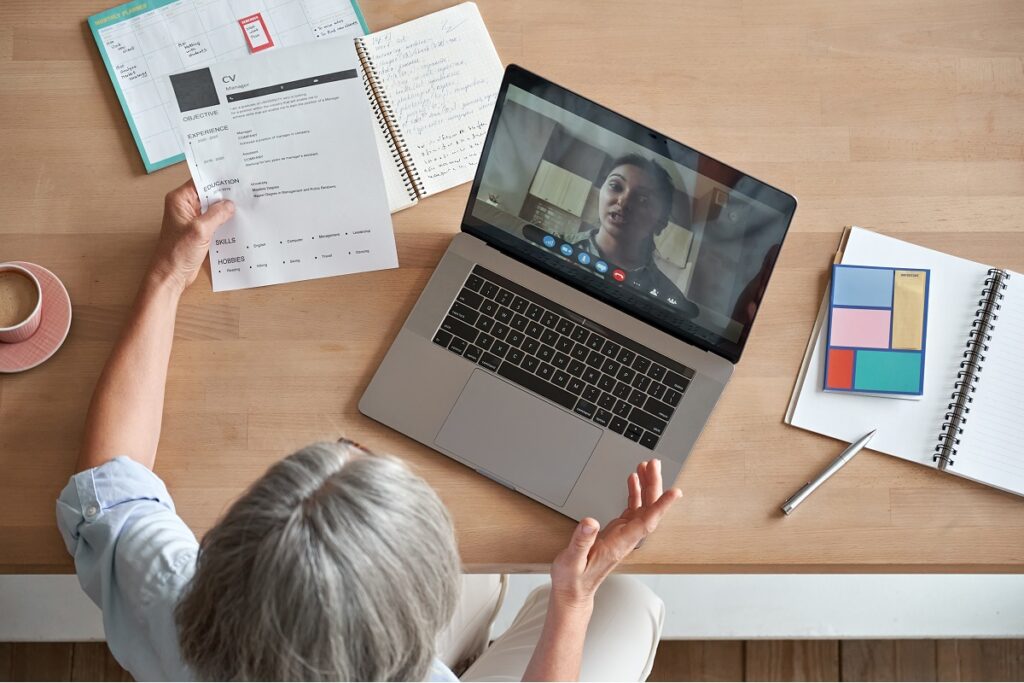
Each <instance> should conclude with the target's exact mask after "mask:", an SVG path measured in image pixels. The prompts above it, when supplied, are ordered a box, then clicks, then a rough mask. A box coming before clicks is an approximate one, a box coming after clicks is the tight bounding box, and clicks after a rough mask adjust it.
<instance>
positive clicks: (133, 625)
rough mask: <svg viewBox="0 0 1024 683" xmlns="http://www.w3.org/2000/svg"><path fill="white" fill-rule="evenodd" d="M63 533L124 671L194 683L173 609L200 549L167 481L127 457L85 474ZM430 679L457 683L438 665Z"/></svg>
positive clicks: (64, 498) (65, 509) (72, 485)
mask: <svg viewBox="0 0 1024 683" xmlns="http://www.w3.org/2000/svg"><path fill="white" fill-rule="evenodd" d="M57 527H58V528H59V529H60V533H61V536H63V537H64V543H65V545H66V546H67V548H68V552H69V553H71V555H72V556H73V557H74V558H75V570H76V572H77V573H78V580H79V582H80V583H81V584H82V589H83V590H84V591H85V592H86V594H87V595H88V596H89V597H90V598H91V599H92V601H93V602H95V603H96V604H97V605H98V606H99V608H100V609H101V610H103V629H104V631H105V633H106V637H107V645H108V646H109V647H110V651H111V652H112V653H113V654H114V657H115V658H116V659H117V661H118V662H120V664H121V666H123V667H124V668H125V669H127V670H128V671H129V672H130V673H131V674H132V676H134V677H135V678H136V679H137V680H146V681H149V680H179V681H185V680H193V679H194V678H195V676H194V675H193V674H192V672H191V671H190V670H189V668H188V667H187V666H186V665H185V663H184V662H183V661H182V659H181V654H180V651H179V648H178V631H177V628H176V626H175V623H174V607H175V605H177V603H178V599H179V598H180V597H181V595H182V593H183V592H184V590H185V588H186V586H187V585H188V582H189V581H190V580H191V579H192V575H193V574H194V573H195V569H196V556H197V554H198V552H199V542H198V541H197V540H196V537H195V534H193V533H192V530H191V529H189V528H188V525H186V524H185V522H184V521H183V520H182V519H181V517H179V516H178V515H177V514H176V513H175V511H174V501H172V500H171V496H170V494H169V493H168V492H167V487H166V486H164V483H163V481H161V480H160V477H158V476H156V475H155V474H154V473H153V472H151V471H150V470H149V469H147V468H146V467H144V466H143V465H141V464H139V463H137V462H135V461H134V460H132V459H130V458H127V457H124V456H120V457H118V458H115V459H114V460H111V461H109V462H107V463H104V464H103V465H101V466H100V467H94V468H93V469H91V470H86V471H84V472H79V473H78V474H76V475H74V476H72V477H71V480H70V481H69V482H68V485H67V486H65V487H64V490H63V491H61V493H60V497H59V498H58V499H57ZM429 680H431V681H457V680H458V679H457V678H456V677H455V675H454V674H453V673H452V672H451V670H449V669H448V667H446V666H445V665H444V664H443V663H442V662H440V661H439V660H437V659H435V660H434V662H433V665H432V666H431V670H430V673H429Z"/></svg>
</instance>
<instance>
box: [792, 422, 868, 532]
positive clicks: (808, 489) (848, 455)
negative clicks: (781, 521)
mask: <svg viewBox="0 0 1024 683" xmlns="http://www.w3.org/2000/svg"><path fill="white" fill-rule="evenodd" d="M876 431H878V430H877V429H872V430H871V431H870V432H868V433H867V434H865V435H864V436H862V437H861V438H860V439H858V440H857V441H855V442H853V443H851V444H850V445H849V446H848V447H847V448H846V450H844V451H843V452H842V453H840V454H839V457H838V458H836V459H835V460H833V461H832V464H830V465H829V466H828V467H826V468H825V471H824V472H822V473H821V474H819V475H818V476H817V477H816V478H815V479H814V481H809V482H807V483H806V484H804V485H803V486H801V487H800V490H799V491H797V492H796V493H794V494H793V495H792V496H790V498H789V500H787V501H786V502H785V503H783V504H782V511H783V512H785V513H786V514H787V515H788V514H789V513H791V512H793V510H795V509H796V506H797V505H799V504H800V503H802V502H804V499H805V498H807V496H809V495H811V494H812V493H814V490H815V489H816V488H818V487H819V486H821V485H822V484H824V483H825V482H826V481H827V480H828V478H829V477H831V476H832V475H833V474H835V473H836V472H838V471H839V470H840V469H841V468H842V467H843V465H845V464H846V463H848V462H850V461H851V460H853V456H855V455H857V453H859V452H860V449H862V448H864V446H866V445H867V443H868V441H871V437H873V436H874V435H875V432H876Z"/></svg>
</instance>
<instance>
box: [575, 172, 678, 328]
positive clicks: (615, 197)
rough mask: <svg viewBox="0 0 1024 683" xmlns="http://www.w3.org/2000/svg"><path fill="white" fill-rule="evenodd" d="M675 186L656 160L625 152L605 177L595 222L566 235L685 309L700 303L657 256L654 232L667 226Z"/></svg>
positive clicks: (646, 289)
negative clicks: (660, 264)
mask: <svg viewBox="0 0 1024 683" xmlns="http://www.w3.org/2000/svg"><path fill="white" fill-rule="evenodd" d="M674 192H675V186H674V185H673V184H672V178H670V177H669V175H668V172H666V171H665V169H663V168H662V167H661V166H659V165H658V164H657V163H655V162H654V161H651V160H650V159H646V158H644V157H642V156H640V155H639V154H626V155H623V156H621V157H619V158H618V159H615V160H614V161H613V162H612V165H611V168H610V170H609V171H608V173H607V174H606V175H605V178H604V182H602V183H601V192H600V196H599V199H598V219H599V220H600V225H599V226H598V227H596V228H590V229H588V230H585V231H582V232H579V233H577V234H576V235H571V236H568V237H567V238H566V241H568V242H569V243H570V244H572V245H573V246H574V247H576V248H577V249H578V250H580V251H583V252H586V253H588V254H590V255H591V256H593V257H594V258H599V259H603V260H605V261H608V262H610V263H613V264H615V265H616V266H617V267H619V268H622V269H623V270H625V271H626V273H627V279H628V281H629V282H630V283H631V284H633V285H634V286H635V287H637V288H639V289H640V290H642V291H644V292H658V295H659V296H661V297H663V298H664V299H666V300H668V299H673V300H675V301H676V302H678V303H677V304H676V305H677V306H678V307H679V309H680V311H681V312H682V313H684V314H685V315H689V316H694V315H697V313H698V309H697V306H696V305H695V304H693V303H692V302H691V301H689V300H688V299H687V298H686V297H685V296H683V293H682V292H681V291H680V290H679V288H678V287H676V285H675V283H673V282H672V280H670V279H669V278H668V276H666V275H665V274H664V273H663V272H661V269H659V268H658V264H657V263H656V261H655V259H654V254H655V251H656V248H655V246H654V238H655V237H656V236H658V235H659V234H661V231H662V230H664V229H665V228H666V227H667V226H668V221H669V213H670V212H671V210H672V197H673V194H674Z"/></svg>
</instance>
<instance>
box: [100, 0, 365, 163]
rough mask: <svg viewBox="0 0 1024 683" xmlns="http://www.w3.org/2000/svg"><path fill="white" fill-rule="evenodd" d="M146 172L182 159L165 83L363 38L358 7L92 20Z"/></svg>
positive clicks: (197, 10) (118, 15)
mask: <svg viewBox="0 0 1024 683" xmlns="http://www.w3.org/2000/svg"><path fill="white" fill-rule="evenodd" d="M89 28H90V29H91V30H92V35H93V38H95V40H96V45H97V47H99V51H100V56H101V57H102V58H103V64H104V66H106V67H107V73H108V74H109V75H110V81H111V83H113V84H114V92H115V94H116V95H117V99H118V101H119V102H120V103H121V108H122V109H123V110H124V115H125V118H126V119H127V120H128V128H129V129H130V130H131V133H132V137H134V138H135V144H136V146H137V147H138V148H139V155H140V156H141V157H142V163H143V165H144V166H145V167H146V173H152V172H153V171H156V170H158V169H161V168H164V167H166V166H170V165H171V164H176V163H178V162H179V161H184V160H185V154H184V152H183V147H182V141H181V136H180V134H179V133H178V127H177V124H176V123H175V122H176V121H177V118H176V115H177V114H176V111H177V110H176V109H175V106H174V93H173V92H172V91H171V86H170V82H169V81H168V80H167V76H168V75H169V74H173V73H179V72H181V71H190V70H192V69H197V68H200V67H203V66H209V65H210V64H213V63H215V62H221V61H227V60H231V59H238V58H239V57H244V56H245V55H247V54H250V53H255V52H260V51H262V50H268V49H271V48H274V47H286V46H289V45H299V44H301V43H306V42H310V41H312V40H317V39H320V38H338V37H340V36H346V35H352V36H355V35H360V36H361V35H363V34H365V33H366V22H365V21H364V20H363V15H362V13H361V12H360V11H359V5H358V4H356V0H131V1H130V2H126V3H124V4H122V5H118V6H117V7H114V8H112V9H109V10H107V11H106V12H100V13H99V14H96V15H93V16H91V17H89Z"/></svg>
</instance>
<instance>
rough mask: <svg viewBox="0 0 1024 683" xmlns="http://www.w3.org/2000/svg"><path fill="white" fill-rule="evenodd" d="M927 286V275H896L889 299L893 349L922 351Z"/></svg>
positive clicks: (902, 272) (921, 272) (915, 272)
mask: <svg viewBox="0 0 1024 683" xmlns="http://www.w3.org/2000/svg"><path fill="white" fill-rule="evenodd" d="M927 283H928V271H925V270H897V271H896V273H895V279H894V280H893V296H892V348H894V349H911V350H914V351H919V350H920V349H921V346H922V342H923V339H922V335H923V333H924V302H925V286H926V285H927Z"/></svg>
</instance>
